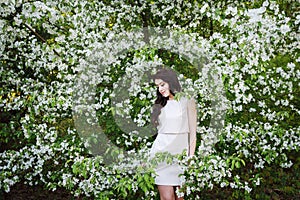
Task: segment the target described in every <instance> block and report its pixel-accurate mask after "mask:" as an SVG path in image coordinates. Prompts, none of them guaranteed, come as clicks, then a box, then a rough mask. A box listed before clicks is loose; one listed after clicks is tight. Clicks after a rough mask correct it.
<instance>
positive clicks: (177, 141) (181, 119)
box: [150, 98, 189, 186]
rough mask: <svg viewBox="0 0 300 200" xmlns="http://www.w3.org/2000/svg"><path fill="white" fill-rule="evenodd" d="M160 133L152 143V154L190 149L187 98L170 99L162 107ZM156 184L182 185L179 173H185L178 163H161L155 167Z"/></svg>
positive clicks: (159, 120)
mask: <svg viewBox="0 0 300 200" xmlns="http://www.w3.org/2000/svg"><path fill="white" fill-rule="evenodd" d="M158 122H159V125H158V127H157V128H158V135H157V137H156V139H155V141H154V143H153V145H152V148H151V151H150V156H151V157H152V156H155V153H157V152H169V153H171V154H172V155H174V154H181V153H182V152H183V150H184V149H186V150H187V149H188V132H189V125H188V114H187V99H186V98H181V99H180V100H179V101H176V100H168V102H167V104H166V105H165V106H164V107H163V108H162V109H161V113H160V115H159V117H158ZM155 172H156V173H157V176H156V177H155V184H156V185H171V186H175V185H181V184H182V181H180V177H179V174H181V173H183V170H182V168H181V167H180V165H178V164H176V163H175V164H167V163H166V162H162V163H159V164H158V166H157V168H156V169H155Z"/></svg>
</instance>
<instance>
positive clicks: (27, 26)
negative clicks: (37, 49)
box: [24, 23, 60, 57]
mask: <svg viewBox="0 0 300 200" xmlns="http://www.w3.org/2000/svg"><path fill="white" fill-rule="evenodd" d="M24 25H25V27H26V28H28V29H29V30H30V31H31V32H32V33H33V34H34V35H35V36H36V37H37V38H39V39H40V40H41V41H42V42H44V43H46V42H47V41H46V40H45V39H44V38H43V37H42V36H41V35H40V34H39V33H38V32H36V31H35V30H33V28H31V27H30V26H29V25H28V24H26V23H24ZM53 52H54V53H55V54H56V55H57V56H59V57H60V54H59V53H58V52H57V51H56V50H55V49H53Z"/></svg>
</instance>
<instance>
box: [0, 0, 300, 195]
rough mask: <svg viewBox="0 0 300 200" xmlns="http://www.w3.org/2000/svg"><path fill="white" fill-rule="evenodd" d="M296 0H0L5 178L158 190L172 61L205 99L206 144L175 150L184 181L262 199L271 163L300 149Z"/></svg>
mask: <svg viewBox="0 0 300 200" xmlns="http://www.w3.org/2000/svg"><path fill="white" fill-rule="evenodd" d="M297 4H298V3H296V2H294V3H293V2H288V3H286V4H278V3H276V1H257V2H255V3H249V2H240V1H239V2H235V1H234V2H231V3H227V1H217V2H215V1H214V2H213V1H194V2H193V3H190V2H189V1H183V0H180V1H175V2H173V1H168V0H160V1H126V0H122V1H103V2H98V1H77V0H76V1H69V0H64V1H61V2H57V1H18V0H17V1H6V2H1V6H0V14H1V18H0V27H1V29H0V31H1V36H0V44H1V45H0V52H1V85H2V88H1V91H0V99H1V102H0V109H1V135H0V142H1V145H0V149H1V153H0V158H1V159H0V188H1V189H2V190H4V191H5V192H9V191H10V188H11V187H12V186H13V185H14V184H15V183H17V182H24V183H25V184H29V185H37V184H42V185H45V186H46V187H47V188H48V189H49V190H56V189H57V188H58V187H65V188H67V189H69V190H70V192H72V193H74V195H77V196H78V195H83V196H88V197H89V196H91V197H94V198H97V199H125V198H126V199H128V198H129V199H131V198H133V197H134V198H135V199H136V198H141V199H155V198H157V197H158V195H157V191H156V190H155V187H154V179H153V176H154V171H153V169H154V167H155V163H156V162H158V161H153V162H148V159H147V156H146V155H147V152H148V150H149V147H150V146H151V142H152V141H153V138H152V137H151V134H153V128H152V127H151V125H150V112H151V106H152V104H153V100H154V98H155V91H156V89H155V87H154V86H153V85H152V83H151V81H149V74H151V73H154V72H155V71H156V70H157V67H158V66H161V65H165V66H168V67H171V68H173V69H174V70H176V71H177V72H178V77H179V80H180V82H181V84H182V86H183V88H184V89H185V90H184V94H180V95H188V96H193V97H194V98H195V99H196V100H197V106H198V127H197V133H198V144H197V150H196V155H195V156H193V157H192V158H187V157H184V156H179V157H178V158H176V159H178V160H179V162H182V163H183V166H185V172H184V174H182V179H183V180H185V184H184V185H183V187H182V189H181V190H178V191H177V192H178V194H180V195H183V194H186V195H187V197H188V198H191V199H195V198H200V197H201V196H200V194H201V191H204V190H206V189H212V188H214V187H221V188H224V187H227V188H232V190H234V191H241V194H242V195H245V196H246V197H247V198H251V190H252V189H253V188H254V187H256V186H257V185H260V182H261V179H262V177H261V173H263V171H264V169H265V168H266V167H268V166H272V165H275V166H278V167H280V168H290V167H293V164H294V163H293V161H294V162H299V160H298V161H297V160H296V159H294V160H293V159H291V158H290V157H289V154H290V153H293V152H298V151H299V146H300V128H299V120H300V116H299V114H300V110H299V103H298V102H299V97H300V90H299V78H300V67H299V66H300V64H299V62H300V54H299V47H300V45H299V23H300V15H299V10H297V9H296V8H297ZM284 6H289V9H287V8H285V7H284ZM298 6H299V4H298ZM290 10H293V11H295V12H290ZM166 158H167V159H168V160H169V161H170V162H172V158H170V157H168V155H161V156H160V157H159V159H166ZM245 172H246V173H245ZM298 189H299V188H298ZM237 198H238V197H237Z"/></svg>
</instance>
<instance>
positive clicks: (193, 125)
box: [187, 99, 197, 156]
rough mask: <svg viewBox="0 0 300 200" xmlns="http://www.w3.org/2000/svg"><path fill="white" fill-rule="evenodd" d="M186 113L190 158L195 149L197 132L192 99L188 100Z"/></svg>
mask: <svg viewBox="0 0 300 200" xmlns="http://www.w3.org/2000/svg"><path fill="white" fill-rule="evenodd" d="M187 113H188V122H189V130H190V133H189V134H190V141H189V143H190V149H189V152H190V154H189V155H190V156H193V155H194V153H195V149H196V139H197V137H196V131H197V108H196V102H195V100H194V99H189V100H188V105H187Z"/></svg>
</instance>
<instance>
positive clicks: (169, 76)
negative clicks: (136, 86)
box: [151, 69, 181, 127]
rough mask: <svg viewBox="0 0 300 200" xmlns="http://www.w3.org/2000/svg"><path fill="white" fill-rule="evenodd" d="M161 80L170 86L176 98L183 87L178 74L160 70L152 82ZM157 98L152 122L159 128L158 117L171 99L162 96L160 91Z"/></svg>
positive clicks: (157, 92)
mask: <svg viewBox="0 0 300 200" xmlns="http://www.w3.org/2000/svg"><path fill="white" fill-rule="evenodd" d="M155 79H161V80H163V81H164V82H166V83H168V84H169V89H170V93H171V94H172V95H173V96H175V94H176V93H177V92H180V91H181V86H180V83H179V81H178V78H177V74H176V73H175V72H174V71H173V70H171V69H160V70H159V71H158V72H157V73H156V74H154V75H153V76H152V80H153V81H154V80H155ZM156 95H157V98H156V100H155V104H154V105H153V108H152V114H151V122H152V124H153V125H154V126H155V127H157V125H158V116H159V114H160V112H161V109H162V108H163V107H164V106H165V105H167V102H168V100H169V97H164V96H163V95H162V94H160V92H159V89H158V88H157V90H156Z"/></svg>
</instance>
